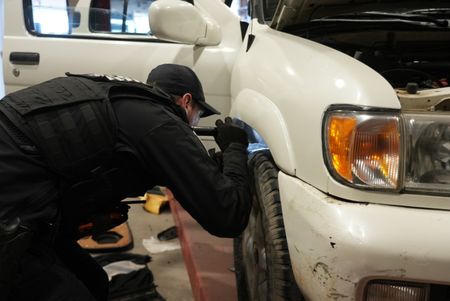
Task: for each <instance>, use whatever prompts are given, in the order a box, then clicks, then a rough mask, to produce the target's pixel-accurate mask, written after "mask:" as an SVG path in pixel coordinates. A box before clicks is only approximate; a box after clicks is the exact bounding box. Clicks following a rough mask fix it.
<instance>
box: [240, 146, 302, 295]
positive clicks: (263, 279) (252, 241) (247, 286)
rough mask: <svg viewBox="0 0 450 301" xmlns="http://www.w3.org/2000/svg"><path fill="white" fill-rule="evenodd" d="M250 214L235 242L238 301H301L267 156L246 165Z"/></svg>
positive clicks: (275, 181) (273, 170)
mask: <svg viewBox="0 0 450 301" xmlns="http://www.w3.org/2000/svg"><path fill="white" fill-rule="evenodd" d="M249 169H250V177H251V181H252V182H253V183H252V185H251V186H252V199H253V204H252V212H251V214H250V219H249V223H248V225H247V228H246V229H245V230H244V232H243V233H242V234H241V235H240V236H239V237H237V238H235V240H234V261H235V271H236V282H237V287H238V299H239V301H248V300H251V301H256V300H258V301H262V300H270V301H272V300H303V298H302V296H301V294H300V291H299V289H298V287H297V285H296V283H295V280H294V277H293V273H292V267H291V261H290V258H289V251H288V246H287V241H286V234H285V229H284V223H283V216H282V212H281V204H280V197H279V189H278V177H277V172H278V171H277V169H276V168H275V165H274V163H273V162H272V160H271V157H270V155H269V154H267V153H258V154H256V155H255V156H254V157H253V158H252V159H251V160H250V164H249Z"/></svg>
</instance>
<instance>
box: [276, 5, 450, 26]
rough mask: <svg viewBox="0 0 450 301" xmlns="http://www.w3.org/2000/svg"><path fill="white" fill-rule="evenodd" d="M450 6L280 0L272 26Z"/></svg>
mask: <svg viewBox="0 0 450 301" xmlns="http://www.w3.org/2000/svg"><path fill="white" fill-rule="evenodd" d="M431 5H432V6H433V7H436V8H438V7H439V8H442V7H447V8H449V7H450V2H445V1H439V2H437V1H436V2H431V1H429V0H426V1H425V0H419V1H405V0H403V1H402V0H397V1H392V0H381V1H380V0H378V1H376V0H280V2H279V3H278V6H277V9H276V11H275V14H274V16H273V18H272V23H271V27H273V28H275V29H278V30H281V29H283V28H285V27H287V26H292V25H297V24H302V23H307V22H309V21H310V20H313V19H319V18H324V17H330V16H336V15H339V14H349V13H358V12H367V11H380V12H402V11H409V10H413V9H429V8H431Z"/></svg>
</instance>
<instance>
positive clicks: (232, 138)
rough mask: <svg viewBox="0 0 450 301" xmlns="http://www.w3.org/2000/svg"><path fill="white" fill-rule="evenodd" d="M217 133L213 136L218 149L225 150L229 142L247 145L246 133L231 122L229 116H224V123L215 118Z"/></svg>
mask: <svg viewBox="0 0 450 301" xmlns="http://www.w3.org/2000/svg"><path fill="white" fill-rule="evenodd" d="M216 126H217V134H216V136H214V139H215V140H216V143H217V145H218V146H219V147H220V150H221V151H222V152H223V151H225V150H226V149H227V148H228V146H229V145H230V144H231V143H235V142H236V143H240V144H243V145H245V147H247V146H248V138H247V133H246V132H245V131H244V130H243V129H241V128H240V127H238V126H237V125H235V124H233V120H232V119H231V118H230V117H225V123H224V122H223V121H222V120H220V119H218V120H216Z"/></svg>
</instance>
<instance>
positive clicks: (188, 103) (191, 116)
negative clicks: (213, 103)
mask: <svg viewBox="0 0 450 301" xmlns="http://www.w3.org/2000/svg"><path fill="white" fill-rule="evenodd" d="M177 104H178V105H179V106H181V107H182V108H183V109H184V110H185V111H186V116H187V119H188V121H189V125H190V126H196V125H198V123H199V121H200V117H201V116H202V115H203V110H202V108H201V107H200V106H199V105H198V104H197V102H195V101H194V100H193V99H192V95H191V94H190V93H186V94H184V95H183V96H181V97H180V98H178V99H177Z"/></svg>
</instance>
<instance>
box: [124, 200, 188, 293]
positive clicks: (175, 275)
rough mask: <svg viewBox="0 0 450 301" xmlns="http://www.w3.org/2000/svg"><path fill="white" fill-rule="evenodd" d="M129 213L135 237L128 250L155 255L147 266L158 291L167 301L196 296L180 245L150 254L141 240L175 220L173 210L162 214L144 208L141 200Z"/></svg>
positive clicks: (166, 210) (130, 224) (171, 224)
mask: <svg viewBox="0 0 450 301" xmlns="http://www.w3.org/2000/svg"><path fill="white" fill-rule="evenodd" d="M128 216H129V219H128V224H129V226H130V229H131V231H132V235H133V240H134V248H133V249H132V250H130V251H129V252H130V253H138V254H148V255H150V256H151V257H152V261H151V262H150V263H149V264H148V267H149V268H150V270H151V271H152V273H153V276H154V278H155V284H156V285H157V286H158V287H157V290H158V292H159V293H160V294H161V295H162V296H163V297H164V298H165V299H166V300H167V301H171V300H177V301H192V300H194V297H193V295H192V289H191V284H190V282H189V276H188V274H187V271H186V267H185V264H184V261H183V256H182V253H181V249H180V250H175V251H167V252H163V253H159V254H150V253H149V252H148V251H147V249H145V247H144V246H143V244H142V240H143V239H145V238H150V237H151V236H153V237H157V235H158V233H159V232H161V231H162V230H165V229H167V228H169V227H171V226H173V225H174V224H175V223H174V220H173V217H172V214H171V212H170V210H169V209H165V210H164V211H163V212H161V214H160V215H155V214H151V213H149V212H147V211H145V210H144V208H143V206H142V205H141V204H134V205H131V208H130V211H129V212H128Z"/></svg>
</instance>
